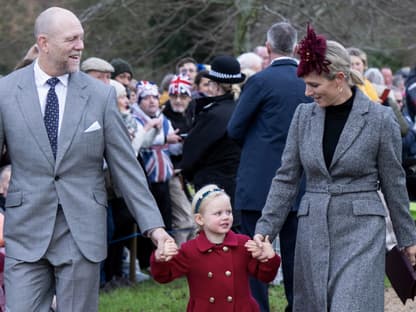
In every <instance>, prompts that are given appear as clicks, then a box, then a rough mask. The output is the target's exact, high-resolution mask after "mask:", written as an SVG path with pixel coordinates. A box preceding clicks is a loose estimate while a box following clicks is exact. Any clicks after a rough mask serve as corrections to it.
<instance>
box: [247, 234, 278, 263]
mask: <svg viewBox="0 0 416 312" xmlns="http://www.w3.org/2000/svg"><path fill="white" fill-rule="evenodd" d="M245 247H246V248H247V250H248V251H249V252H251V255H252V257H253V258H255V259H257V260H259V261H261V262H267V261H268V260H269V259H271V258H273V257H274V256H275V252H274V250H273V246H272V244H271V243H270V241H269V236H266V237H264V236H263V235H261V234H256V235H254V238H253V240H249V241H247V242H246V244H245Z"/></svg>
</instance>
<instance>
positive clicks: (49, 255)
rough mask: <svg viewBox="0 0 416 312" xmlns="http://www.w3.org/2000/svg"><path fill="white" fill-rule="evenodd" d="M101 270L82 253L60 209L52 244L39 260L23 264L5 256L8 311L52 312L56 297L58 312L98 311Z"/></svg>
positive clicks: (98, 265)
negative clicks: (51, 307)
mask: <svg viewBox="0 0 416 312" xmlns="http://www.w3.org/2000/svg"><path fill="white" fill-rule="evenodd" d="M99 268H100V264H99V263H94V262H91V261H89V260H87V259H86V258H84V256H83V255H82V254H81V252H80V250H79V249H78V247H77V245H76V243H75V241H74V239H73V238H72V235H71V232H70V231H69V228H68V225H67V222H66V220H65V216H64V213H63V211H62V209H60V208H58V212H57V218H56V223H55V228H54V233H53V236H52V240H51V243H50V245H49V247H48V250H47V252H46V254H45V255H44V256H43V257H42V258H41V259H40V260H38V261H36V262H24V261H22V260H19V259H14V258H10V257H7V255H6V261H5V288H6V311H9V312H47V311H50V306H51V303H52V299H53V295H54V294H56V300H57V311H58V312H76V311H80V312H81V311H82V312H96V311H98V288H99Z"/></svg>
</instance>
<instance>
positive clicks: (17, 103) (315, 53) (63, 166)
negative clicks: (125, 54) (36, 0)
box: [0, 7, 416, 312]
mask: <svg viewBox="0 0 416 312" xmlns="http://www.w3.org/2000/svg"><path fill="white" fill-rule="evenodd" d="M83 34H84V32H83V28H82V25H81V23H80V21H79V19H78V18H77V17H76V16H75V15H74V14H73V13H72V12H70V11H68V10H65V9H62V8H56V7H53V8H49V9H47V10H45V11H44V12H42V13H41V14H40V15H39V16H38V18H37V20H36V22H35V37H36V44H35V45H34V46H32V47H31V48H30V50H29V51H28V53H27V54H26V56H25V57H24V59H23V60H22V61H21V62H19V64H17V66H16V69H15V71H13V72H12V73H10V74H9V75H7V76H6V77H4V78H2V79H1V80H0V146H1V147H3V146H4V147H5V148H3V151H4V152H3V159H2V163H3V164H8V165H7V166H6V167H4V169H3V172H2V174H1V185H0V186H1V189H0V192H1V195H2V197H1V198H0V199H1V203H2V207H3V209H4V212H3V213H2V214H0V232H3V231H2V226H3V222H4V227H5V230H4V241H5V242H6V246H7V247H6V258H5V260H6V261H5V268H4V270H5V294H6V305H7V307H8V309H9V310H10V311H28V307H30V309H32V310H33V311H48V310H49V309H50V307H51V303H52V298H53V297H54V296H56V305H57V311H97V303H98V289H99V288H100V287H101V288H102V289H103V290H110V289H113V288H115V287H119V286H125V285H130V284H131V282H130V281H129V278H128V274H129V271H128V268H127V266H126V263H127V262H128V261H129V260H132V261H136V263H137V265H136V266H137V267H136V275H135V280H136V281H138V282H140V281H143V280H147V279H149V278H154V279H155V280H157V281H159V282H162V283H166V282H169V281H171V280H173V279H175V278H177V277H180V276H186V277H187V279H188V282H189V286H190V300H189V303H188V308H187V309H188V311H202V310H203V311H208V310H211V309H212V311H214V310H221V311H235V310H236V309H238V310H241V311H262V312H267V311H270V307H269V294H268V285H269V283H270V282H271V281H272V280H273V279H274V277H275V275H276V272H277V269H278V268H279V266H280V256H281V260H282V271H283V276H284V289H285V296H286V299H287V303H288V304H287V307H286V309H285V311H307V312H308V311H310V312H315V311H316V312H321V311H334V312H335V311H336V312H343V311H380V312H381V311H383V304H384V300H383V294H384V292H383V287H384V282H383V281H384V261H385V260H384V255H385V236H386V235H385V217H386V216H387V215H389V216H390V218H391V221H392V224H393V227H394V231H395V234H396V236H397V241H398V245H399V246H400V247H401V248H403V252H405V253H406V255H407V256H408V258H409V260H410V261H411V263H412V264H413V265H415V264H416V228H415V224H414V222H413V220H412V219H411V217H410V214H409V209H408V208H409V207H408V206H409V197H410V199H411V200H415V199H416V192H415V191H416V189H415V184H416V126H415V115H416V69H412V70H409V69H407V68H403V69H401V70H400V71H399V72H398V73H397V74H395V75H393V74H392V70H391V69H390V68H388V67H384V68H381V69H378V68H375V67H370V68H369V67H368V65H369V64H368V60H367V56H366V54H365V52H364V51H362V50H361V49H359V48H356V47H349V48H345V47H344V46H342V45H341V44H340V43H338V42H335V41H331V40H327V39H326V38H325V37H323V36H321V35H317V34H316V33H315V31H314V30H313V28H312V27H311V26H308V29H307V34H306V36H305V38H303V40H301V41H299V40H298V37H297V31H296V30H295V28H294V27H293V26H292V25H291V24H290V23H287V22H281V23H276V24H274V25H272V26H271V27H270V28H269V29H268V31H267V34H266V42H265V45H264V46H258V47H256V48H255V49H254V50H253V51H248V52H246V53H243V54H241V55H239V56H232V55H217V56H215V57H214V58H213V59H212V61H211V62H210V63H209V64H200V63H199V62H197V61H196V60H194V59H193V58H192V57H186V58H183V59H181V60H179V61H178V63H177V66H176V68H175V71H173V72H171V73H167V74H166V75H165V77H164V78H163V80H162V81H161V82H160V84H159V85H157V84H156V83H155V82H154V81H152V79H151V77H135V76H134V73H135V70H134V69H133V68H132V66H131V65H130V64H129V63H128V62H127V61H126V60H124V59H121V58H118V57H117V56H115V57H114V58H113V59H111V60H104V59H102V58H100V57H99V55H97V56H94V57H90V58H87V59H85V60H83V61H81V56H82V51H83V49H84V38H83ZM17 125H18V126H17ZM380 194H382V196H383V198H384V200H385V204H383V201H382V200H381V198H380ZM386 209H387V210H388V212H387V210H386ZM136 225H138V227H139V233H136V232H135V226H136ZM132 235H133V236H137V259H128V258H129V257H127V256H126V254H128V252H129V248H131V244H130V241H129V239H130V238H131V237H132ZM276 236H279V238H280V255H277V254H276V253H275V251H274V250H273V248H272V245H271V243H270V242H271V241H273V240H274V239H275V238H276ZM4 241H3V237H0V244H3V245H4ZM131 252H133V250H131ZM0 258H1V254H0ZM219 275H221V276H220V277H219V278H218V279H217V276H219ZM201 283H202V284H201ZM205 283H209V284H207V285H208V286H207V287H201V285H205ZM22 290H23V291H22ZM22 294H24V295H22ZM22 296H23V297H22ZM0 302H1V301H0Z"/></svg>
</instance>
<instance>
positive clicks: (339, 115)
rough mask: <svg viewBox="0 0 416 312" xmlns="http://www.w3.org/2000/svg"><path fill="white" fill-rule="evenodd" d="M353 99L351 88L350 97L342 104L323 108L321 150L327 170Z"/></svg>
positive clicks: (353, 92) (353, 91)
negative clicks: (323, 123)
mask: <svg viewBox="0 0 416 312" xmlns="http://www.w3.org/2000/svg"><path fill="white" fill-rule="evenodd" d="M354 97H355V89H354V88H352V96H351V97H350V98H349V99H348V100H347V101H345V102H344V103H342V104H339V105H335V106H328V107H326V108H325V111H326V113H325V128H324V138H323V141H322V148H323V152H324V159H325V164H326V167H327V168H329V166H330V165H331V162H332V157H333V156H334V152H335V148H336V147H337V144H338V140H339V137H340V136H341V132H342V130H343V129H344V126H345V123H346V122H347V119H348V116H349V114H350V112H351V109H352V103H353V101H354Z"/></svg>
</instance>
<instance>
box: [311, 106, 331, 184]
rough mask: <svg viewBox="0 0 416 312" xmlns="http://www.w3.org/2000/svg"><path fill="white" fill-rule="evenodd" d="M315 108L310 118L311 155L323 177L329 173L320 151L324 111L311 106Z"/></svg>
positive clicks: (321, 150)
mask: <svg viewBox="0 0 416 312" xmlns="http://www.w3.org/2000/svg"><path fill="white" fill-rule="evenodd" d="M312 105H315V107H314V108H313V110H312V116H311V136H310V138H311V141H310V148H311V152H312V154H311V155H314V157H315V158H316V160H317V162H318V164H319V167H320V168H321V170H322V172H323V173H325V175H327V176H329V172H328V170H327V168H326V164H325V159H324V153H323V149H322V138H323V136H324V125H325V110H324V109H323V108H321V107H319V106H318V104H312Z"/></svg>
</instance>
